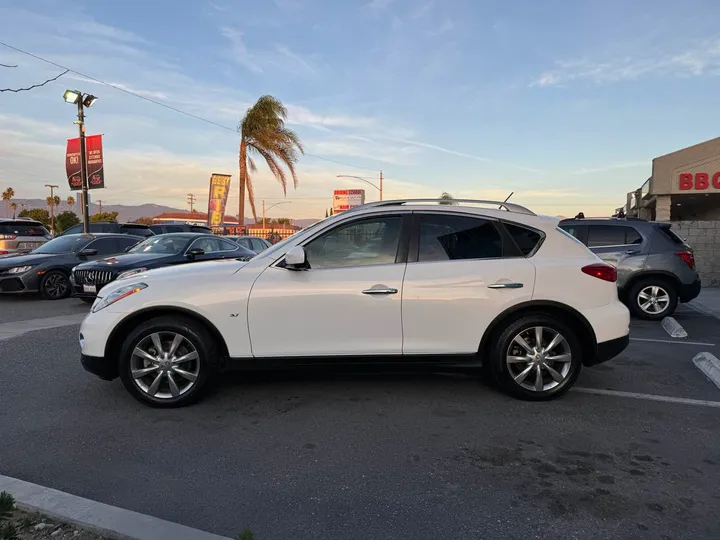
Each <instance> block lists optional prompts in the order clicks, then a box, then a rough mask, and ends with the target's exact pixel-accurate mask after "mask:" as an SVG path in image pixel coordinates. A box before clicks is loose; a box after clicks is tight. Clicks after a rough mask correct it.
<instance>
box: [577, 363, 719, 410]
mask: <svg viewBox="0 0 720 540" xmlns="http://www.w3.org/2000/svg"><path fill="white" fill-rule="evenodd" d="M716 360H717V358H716ZM570 391H571V392H579V393H581V394H597V395H599V396H615V397H626V398H633V399H644V400H647V401H664V402H666V403H679V404H681V405H696V406H698V407H713V408H716V409H720V401H706V400H703V399H686V398H676V397H670V396H657V395H655V394H637V393H635V392H620V391H618V390H603V389H602V388H572V389H571V390H570Z"/></svg>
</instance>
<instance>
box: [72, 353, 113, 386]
mask: <svg viewBox="0 0 720 540" xmlns="http://www.w3.org/2000/svg"><path fill="white" fill-rule="evenodd" d="M80 363H81V364H82V367H83V368H84V369H85V371H87V372H89V373H92V374H93V375H97V376H98V377H100V378H101V379H103V380H105V381H112V380H113V379H115V378H117V376H118V369H117V366H116V365H113V363H112V362H109V361H108V360H107V359H106V358H103V357H100V356H88V355H86V354H81V355H80Z"/></svg>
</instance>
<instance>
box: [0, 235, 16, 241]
mask: <svg viewBox="0 0 720 540" xmlns="http://www.w3.org/2000/svg"><path fill="white" fill-rule="evenodd" d="M16 238H17V236H16V235H14V234H0V240H15V239H16Z"/></svg>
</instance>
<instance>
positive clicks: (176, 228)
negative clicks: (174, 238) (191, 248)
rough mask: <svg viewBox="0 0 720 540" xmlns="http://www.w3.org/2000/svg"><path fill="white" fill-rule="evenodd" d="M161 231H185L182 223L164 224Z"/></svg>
mask: <svg viewBox="0 0 720 540" xmlns="http://www.w3.org/2000/svg"><path fill="white" fill-rule="evenodd" d="M162 232H163V233H174V232H185V227H183V226H182V225H165V226H164V227H163V231H162Z"/></svg>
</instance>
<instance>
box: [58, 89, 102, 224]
mask: <svg viewBox="0 0 720 540" xmlns="http://www.w3.org/2000/svg"><path fill="white" fill-rule="evenodd" d="M63 99H64V100H65V101H66V102H67V103H73V104H76V105H77V117H78V119H77V122H75V123H76V124H77V125H78V134H79V138H80V179H81V180H82V209H83V232H84V233H85V234H87V233H89V232H90V211H89V206H90V205H89V202H88V189H89V188H90V186H89V184H88V177H87V149H86V147H85V107H92V105H93V103H95V102H96V101H97V97H95V96H93V95H91V94H83V93H82V92H79V91H77V90H65V93H64V94H63Z"/></svg>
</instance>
